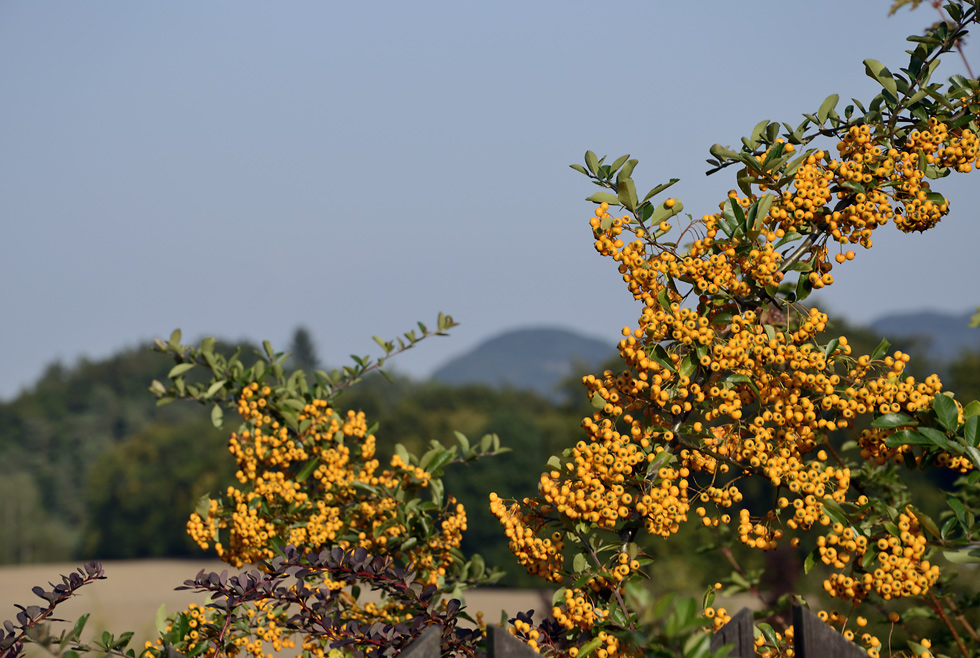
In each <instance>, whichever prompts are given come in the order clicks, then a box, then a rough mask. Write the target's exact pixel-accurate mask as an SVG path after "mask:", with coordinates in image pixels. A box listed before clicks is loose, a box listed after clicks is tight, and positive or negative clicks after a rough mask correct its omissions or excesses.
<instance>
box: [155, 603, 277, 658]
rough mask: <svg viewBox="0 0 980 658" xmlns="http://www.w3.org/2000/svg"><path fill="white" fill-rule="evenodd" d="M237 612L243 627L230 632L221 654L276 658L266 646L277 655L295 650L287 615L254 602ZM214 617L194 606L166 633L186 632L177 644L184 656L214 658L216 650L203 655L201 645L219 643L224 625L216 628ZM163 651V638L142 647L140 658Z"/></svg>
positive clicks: (182, 614) (225, 638)
mask: <svg viewBox="0 0 980 658" xmlns="http://www.w3.org/2000/svg"><path fill="white" fill-rule="evenodd" d="M237 612H238V613H239V614H241V615H242V618H243V620H244V626H243V625H241V624H239V625H236V626H233V627H232V628H231V629H229V634H228V635H226V636H225V637H224V642H225V643H226V644H227V645H230V646H228V647H227V651H224V650H222V652H223V653H227V655H229V656H232V657H234V656H238V655H240V654H241V653H244V654H246V655H248V656H251V657H252V658H273V656H274V655H275V654H274V653H266V651H265V647H266V645H268V646H269V647H271V649H272V652H275V653H280V652H282V651H283V650H284V649H292V648H294V647H295V646H296V643H295V641H294V640H293V638H292V637H291V636H290V634H291V631H289V630H288V629H287V628H286V618H287V616H288V615H286V613H285V612H283V610H281V609H279V608H276V607H274V606H273V605H271V604H270V603H269V602H268V601H264V600H259V601H255V602H253V603H251V604H249V605H248V606H246V607H244V609H239V610H237ZM213 616H214V615H213V614H212V613H209V612H208V610H207V609H206V608H204V607H202V606H199V605H197V604H196V603H191V604H190V605H189V606H188V607H187V610H186V611H184V612H180V613H178V614H177V615H175V617H174V619H173V620H172V621H168V622H167V625H166V629H165V632H166V633H170V632H172V631H173V629H174V625H175V624H177V625H178V628H183V629H184V634H183V637H180V638H177V640H176V645H177V647H178V648H179V649H180V650H181V651H182V652H183V653H185V654H192V653H195V650H197V651H196V653H197V654H198V655H200V656H203V657H204V658H214V656H216V655H217V652H216V650H215V648H214V647H213V646H209V647H208V648H207V649H204V651H203V653H202V652H201V651H200V649H201V645H202V644H207V643H209V642H214V641H216V640H217V639H218V632H219V628H221V624H220V622H219V623H217V624H216V623H215V620H214V619H213V618H212V617H213ZM163 648H164V647H163V640H162V639H160V638H158V639H157V640H156V642H155V643H154V642H149V641H147V642H146V643H145V644H144V645H143V652H142V654H141V658H155V657H156V656H159V655H161V653H162V652H163Z"/></svg>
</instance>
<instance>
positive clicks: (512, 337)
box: [432, 328, 616, 399]
mask: <svg viewBox="0 0 980 658" xmlns="http://www.w3.org/2000/svg"><path fill="white" fill-rule="evenodd" d="M615 355H616V347H615V344H613V343H612V342H611V341H609V342H604V341H601V340H598V339H595V338H590V337H588V336H583V335H582V334H578V333H575V332H574V331H569V330H567V329H557V328H549V329H517V330H514V331H508V332H506V333H503V334H501V335H499V336H496V337H495V338H491V339H490V340H488V341H486V342H484V343H482V344H480V345H478V346H477V347H476V348H474V349H473V350H471V351H470V352H467V353H466V354H464V355H462V356H459V357H456V358H455V359H452V360H451V361H449V362H448V363H447V364H446V365H444V366H442V367H441V368H439V369H438V370H436V371H435V373H433V375H432V378H433V379H435V380H436V381H440V382H444V383H446V384H451V385H459V384H488V385H490V386H495V387H501V388H502V387H508V386H509V387H513V388H522V389H528V390H532V391H535V392H537V393H540V394H542V395H544V396H546V397H549V398H551V399H556V398H558V397H560V394H559V392H558V390H557V387H558V385H559V384H560V383H561V382H562V381H563V380H565V379H567V378H568V377H569V376H570V375H572V374H573V373H574V372H575V370H576V369H594V368H596V367H597V366H599V365H600V364H602V363H603V362H605V361H607V360H609V359H610V358H612V357H614V356H615Z"/></svg>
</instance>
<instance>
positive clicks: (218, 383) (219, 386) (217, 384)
mask: <svg viewBox="0 0 980 658" xmlns="http://www.w3.org/2000/svg"><path fill="white" fill-rule="evenodd" d="M227 383H228V380H227V379H219V380H218V381H216V382H214V383H213V384H211V385H210V386H208V391H207V393H205V394H204V399H208V398H211V397H212V396H213V395H214V394H215V393H217V392H218V391H220V390H221V389H222V388H224V385H225V384H227Z"/></svg>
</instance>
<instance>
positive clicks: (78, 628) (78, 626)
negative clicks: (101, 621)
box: [69, 605, 167, 642]
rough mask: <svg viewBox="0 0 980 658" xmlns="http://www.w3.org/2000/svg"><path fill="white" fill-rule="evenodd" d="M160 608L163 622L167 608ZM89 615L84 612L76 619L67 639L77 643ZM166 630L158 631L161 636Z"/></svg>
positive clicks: (158, 612)
mask: <svg viewBox="0 0 980 658" xmlns="http://www.w3.org/2000/svg"><path fill="white" fill-rule="evenodd" d="M161 607H162V608H163V613H164V620H166V616H167V606H165V605H164V606H161ZM89 614H90V613H88V612H86V613H85V614H84V615H82V616H81V617H79V618H78V621H76V622H75V627H74V628H73V629H72V631H71V635H69V637H71V638H72V639H73V640H75V641H76V642H77V641H78V638H80V637H81V636H82V631H83V630H85V623H86V622H88V618H89ZM159 614H160V611H159V610H158V611H157V615H158V616H159ZM166 630H167V629H166V627H164V629H163V630H162V631H160V633H161V634H163V633H164V632H165V631H166Z"/></svg>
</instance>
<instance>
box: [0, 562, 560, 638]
mask: <svg viewBox="0 0 980 658" xmlns="http://www.w3.org/2000/svg"><path fill="white" fill-rule="evenodd" d="M78 566H80V564H75V563H66V564H39V565H28V566H11V567H0V620H4V619H12V618H13V617H14V615H16V613H17V608H15V607H14V604H15V603H16V604H20V605H25V606H26V605H38V604H42V603H44V601H43V600H42V599H40V598H38V597H37V596H35V595H34V594H33V593H32V592H31V589H32V588H33V587H35V586H37V585H40V586H42V587H45V589H50V588H49V587H48V585H47V583H48V582H52V583H55V584H57V583H59V582H60V581H61V579H60V577H59V575H60V574H67V573H69V572H71V571H74V570H75V569H76V568H77V567H78ZM103 566H104V567H105V575H106V579H105V580H102V581H98V582H95V583H92V584H90V585H86V586H85V587H83V588H82V589H80V590H79V592H78V596H76V597H75V598H74V599H72V600H69V601H67V602H65V603H64V604H62V605H60V606H58V614H57V617H58V618H60V619H67V620H74V619H75V618H77V617H78V616H80V615H82V614H85V613H86V612H88V613H91V617H90V619H89V623H88V625H87V627H86V637H89V634H90V633H95V632H98V633H101V632H102V631H106V630H107V631H110V632H112V633H115V634H117V635H118V634H119V633H122V632H125V631H133V632H134V633H135V634H136V635H135V638H134V644H133V645H132V646H137V647H138V646H141V645H142V643H143V641H144V640H146V639H149V638H152V637H153V636H154V635H155V631H154V627H153V619H154V616H155V614H156V611H157V609H158V608H159V607H160V605H161V604H164V605H166V606H167V611H168V612H173V611H176V610H180V609H184V608H186V607H187V605H188V604H190V603H199V604H201V603H204V602H205V599H204V598H203V597H202V596H201V595H200V594H196V593H194V592H189V591H174V587H177V586H179V585H181V584H182V583H183V582H184V580H186V579H188V578H193V577H194V576H195V575H196V574H197V572H198V571H200V570H201V569H205V570H207V571H217V572H221V571H222V570H223V569H227V568H228V565H226V564H225V563H223V562H220V561H218V560H205V561H199V560H198V561H196V560H188V561H183V560H136V561H125V562H105V563H103ZM466 603H467V609H468V610H469V611H470V613H471V614H474V615H475V614H476V612H483V613H484V615H485V617H486V620H487V622H489V623H495V622H498V621H499V620H500V611H501V610H507V611H508V612H509V613H511V614H514V613H516V612H517V611H527V610H530V609H534V610H538V611H544V610H550V609H551V593H550V592H548V591H544V590H540V591H539V590H507V589H484V590H476V591H473V592H471V593H469V594H467V596H466Z"/></svg>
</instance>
